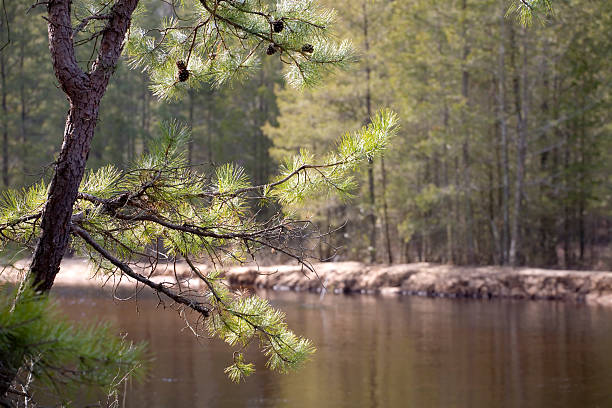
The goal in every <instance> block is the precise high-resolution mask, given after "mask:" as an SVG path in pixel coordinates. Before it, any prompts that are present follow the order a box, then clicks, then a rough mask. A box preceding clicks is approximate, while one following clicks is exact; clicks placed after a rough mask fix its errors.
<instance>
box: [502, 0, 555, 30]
mask: <svg viewBox="0 0 612 408" xmlns="http://www.w3.org/2000/svg"><path fill="white" fill-rule="evenodd" d="M507 14H508V15H512V14H516V16H517V18H518V20H519V21H520V23H521V24H523V25H525V26H528V25H530V24H531V23H532V21H533V18H534V17H535V18H537V19H541V18H542V15H551V14H553V6H552V1H551V0H515V1H513V2H512V4H511V5H510V7H508V12H507Z"/></svg>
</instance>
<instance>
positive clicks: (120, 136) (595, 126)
mask: <svg viewBox="0 0 612 408" xmlns="http://www.w3.org/2000/svg"><path fill="white" fill-rule="evenodd" d="M330 3H331V2H330ZM332 6H333V7H334V8H336V9H337V11H338V13H339V15H341V16H342V19H340V20H339V21H338V31H339V32H338V36H339V37H340V38H348V39H351V40H352V43H353V45H354V47H355V49H356V50H357V55H356V57H355V62H354V63H352V64H349V66H348V67H347V69H346V70H343V71H339V72H336V73H334V74H333V75H332V76H331V77H330V78H328V79H326V84H325V86H324V87H315V88H313V89H308V90H303V91H301V92H296V91H295V90H294V89H291V88H289V87H288V86H287V85H286V84H285V81H284V80H283V77H282V73H281V70H282V68H283V62H282V61H281V60H279V59H278V58H275V57H274V56H267V57H266V56H264V58H262V67H261V69H260V70H259V71H257V72H256V73H255V74H254V75H252V76H251V77H249V78H248V79H247V80H246V81H243V82H240V83H236V84H233V85H232V86H223V87H218V86H215V85H214V84H211V85H205V86H204V87H203V88H201V89H192V90H189V91H188V93H187V94H186V96H185V97H184V98H181V99H179V100H160V99H158V98H157V96H156V95H155V90H154V89H152V88H151V87H150V82H149V79H148V77H147V75H146V74H145V73H142V72H141V71H140V70H138V69H130V67H129V62H128V61H127V59H122V60H121V61H120V63H119V65H118V67H117V69H116V71H115V72H114V75H113V80H112V81H111V82H110V84H109V87H108V91H107V93H106V95H105V97H104V99H103V100H102V105H101V111H100V117H99V122H98V126H97V134H96V137H95V138H94V139H93V142H92V143H93V144H92V148H91V154H90V157H89V159H88V164H87V165H88V167H89V168H92V169H97V168H100V167H101V166H104V165H107V164H109V163H112V164H114V165H116V166H117V167H118V168H125V166H127V165H128V163H130V162H132V161H133V160H134V159H135V158H137V157H138V156H139V155H141V154H142V153H143V152H145V150H146V146H147V143H148V142H149V141H150V140H151V139H153V138H155V137H156V135H158V134H159V132H160V126H159V124H160V123H163V122H164V121H167V120H169V119H176V120H178V121H179V122H180V123H183V124H185V125H186V126H188V127H189V128H190V129H191V141H190V142H189V143H188V156H187V160H188V162H189V164H190V165H193V166H201V167H202V168H204V169H212V168H215V167H216V166H219V165H220V164H223V163H227V162H233V163H236V164H237V165H240V166H243V167H244V168H245V170H246V173H247V174H248V177H249V179H250V180H251V181H252V182H253V183H254V184H262V183H267V182H268V181H269V180H270V177H271V176H272V175H273V172H274V169H276V168H277V167H278V164H279V163H282V162H283V160H284V158H286V157H287V156H289V155H292V154H295V153H297V152H299V151H300V149H302V148H308V149H309V150H310V151H311V152H312V153H314V154H322V153H325V152H327V151H328V150H330V149H331V148H333V147H334V143H335V140H337V137H338V135H341V134H343V133H344V132H346V131H347V130H355V129H358V128H359V127H361V126H362V125H364V124H367V123H368V118H370V117H371V116H372V115H373V113H374V112H376V111H377V110H378V109H379V108H382V107H388V108H391V109H393V111H395V112H397V114H398V117H399V119H400V128H399V130H398V132H397V135H396V136H394V138H393V140H392V141H391V142H390V148H389V149H388V150H387V151H386V152H385V154H384V156H381V157H378V158H376V159H374V160H371V161H370V162H369V163H368V165H367V166H365V167H364V168H362V169H360V172H359V174H358V178H359V181H360V183H359V185H360V187H359V189H358V190H356V191H354V192H353V198H351V199H349V200H346V199H339V198H335V197H332V196H320V197H317V198H314V199H311V202H310V203H309V205H307V206H305V207H304V208H307V209H308V210H305V209H301V210H299V211H301V213H300V216H302V217H312V219H313V220H315V221H316V223H317V224H318V226H319V228H320V230H322V231H328V230H334V231H335V233H334V234H332V235H330V236H329V238H328V240H329V243H330V245H328V246H322V247H320V250H319V253H318V254H317V255H318V256H319V257H320V258H321V259H324V260H360V261H365V262H370V263H407V262H416V261H426V262H436V263H451V264H457V265H494V264H496V265H515V266H518V265H529V266H541V267H552V268H569V269H609V267H610V264H611V262H612V249H611V248H610V240H611V236H612V235H611V234H610V232H611V231H612V122H611V109H610V108H611V103H612V100H611V98H610V89H611V87H610V83H611V81H612V66H611V65H612V31H611V30H610V27H612V3H610V2H607V1H585V0H571V1H567V2H558V4H555V7H554V12H553V11H551V12H549V13H548V14H540V15H537V16H534V18H533V19H532V21H531V22H529V23H528V24H523V23H522V22H521V21H519V20H518V19H517V18H515V17H514V16H513V15H512V10H510V11H509V10H508V3H507V2H506V1H505V0H501V1H500V0H495V1H489V0H485V1H478V2H474V1H468V0H457V1H433V2H432V1H421V0H400V1H398V0H396V1H387V0H359V1H356V2H334V3H333V5H332ZM28 7H29V5H27V4H23V5H21V4H20V5H19V6H14V5H13V6H11V7H7V8H6V10H5V15H4V18H3V19H2V29H1V30H0V35H1V36H2V37H1V38H0V43H1V44H2V46H3V49H2V52H0V79H1V89H0V93H1V97H2V103H1V105H2V106H1V108H0V112H1V115H0V117H1V120H0V122H1V123H0V127H1V132H2V140H1V142H0V144H1V155H0V156H1V157H0V163H1V165H0V183H1V187H0V188H1V189H7V188H11V189H18V188H21V187H27V186H30V185H32V184H33V183H35V182H37V181H38V180H39V179H40V178H41V177H42V178H47V179H48V178H49V177H50V175H51V170H52V164H53V162H54V160H55V158H56V156H57V152H58V150H59V148H60V140H61V135H62V133H63V127H64V124H65V113H66V109H67V105H66V103H65V97H64V96H63V95H62V91H61V89H59V86H58V83H57V80H56V78H55V77H54V74H53V69H52V67H51V61H50V58H49V52H48V39H47V33H46V30H47V28H46V24H45V23H44V21H43V20H42V19H41V13H40V12H37V11H36V10H33V11H31V12H29V11H28ZM150 7H153V9H150V10H148V11H147V13H144V14H143V15H142V16H139V18H140V19H143V20H145V19H150V20H151V21H159V20H160V19H162V18H164V17H165V16H167V15H169V13H170V10H169V9H168V7H169V6H168V5H167V4H164V3H163V2H160V3H159V4H156V5H153V4H152V5H150ZM87 57H88V56H80V58H82V59H83V60H86V59H87Z"/></svg>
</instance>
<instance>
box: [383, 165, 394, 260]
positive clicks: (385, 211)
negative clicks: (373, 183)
mask: <svg viewBox="0 0 612 408" xmlns="http://www.w3.org/2000/svg"><path fill="white" fill-rule="evenodd" d="M380 167H381V173H382V201H383V217H384V220H383V221H384V223H385V244H386V245H387V262H388V263H389V264H392V263H393V252H392V250H391V233H390V231H389V210H388V205H387V170H386V169H385V158H384V157H381V158H380Z"/></svg>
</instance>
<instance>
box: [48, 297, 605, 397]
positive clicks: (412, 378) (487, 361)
mask: <svg viewBox="0 0 612 408" xmlns="http://www.w3.org/2000/svg"><path fill="white" fill-rule="evenodd" d="M54 292H55V294H56V298H58V299H59V300H60V303H61V305H62V308H63V310H65V311H66V313H67V314H69V315H70V316H71V317H73V318H75V319H78V320H89V321H91V320H98V319H105V320H111V321H113V322H114V323H115V324H116V325H117V326H118V327H119V328H120V329H121V331H123V332H127V333H128V337H129V338H131V339H135V340H147V341H148V342H149V344H150V348H151V350H152V352H153V353H154V355H155V360H154V362H153V363H152V369H151V370H150V373H149V377H148V379H147V380H146V381H145V382H144V383H141V384H131V385H130V386H129V387H128V392H127V395H126V406H128V407H147V408H157V407H160V408H161V407H164V408H165V407H172V408H182V407H198V408H199V407H215V408H217V407H218V408H225V407H228V408H229V407H231V408H234V407H292V408H302V407H304V408H305V407H371V408H375V407H381V408H383V407H385V408H386V407H416V408H421V407H425V408H429V407H487V408H491V407H521V408H524V407H546V408H552V407H610V406H612V310H610V309H605V308H598V307H593V306H586V305H581V304H572V303H562V302H555V301H513V300H488V301H483V300H457V299H430V298H421V297H410V296H401V297H380V296H371V295H355V296H347V295H327V296H325V297H324V298H323V299H322V300H321V299H320V297H319V296H318V295H314V294H307V293H293V292H262V293H261V294H262V295H263V296H266V297H268V298H269V299H270V301H271V302H272V303H273V304H274V305H276V306H278V307H279V308H281V309H282V310H283V311H285V312H286V313H287V321H288V323H289V325H290V327H291V328H292V329H293V330H294V331H295V332H296V333H298V334H300V335H304V336H306V337H308V338H310V339H311V340H312V341H313V342H314V343H315V345H316V347H317V349H318V351H317V353H316V354H315V356H314V358H313V359H312V361H310V362H309V363H308V364H307V365H306V366H304V367H303V368H302V369H301V370H299V371H297V372H292V373H290V374H288V375H281V374H277V373H271V372H269V371H268V370H267V369H266V368H265V367H264V362H265V360H264V359H263V358H261V357H259V356H258V355H257V354H252V355H251V357H252V358H255V362H256V366H257V372H256V373H255V374H254V375H253V376H252V377H250V378H249V379H247V381H246V382H243V383H241V384H234V383H231V382H230V381H229V380H228V379H227V378H226V376H225V374H224V373H223V369H224V367H226V366H227V365H229V364H230V362H231V351H230V350H229V349H228V347H226V346H225V344H223V343H221V342H219V341H211V340H209V339H200V340H197V339H195V338H194V336H193V335H192V334H191V333H190V332H189V330H185V329H184V328H185V324H184V322H183V321H182V320H181V319H180V318H179V317H178V316H177V314H176V312H173V311H170V310H163V309H161V308H157V307H156V306H157V299H156V298H155V297H152V296H141V297H140V298H139V299H138V302H134V301H127V302H120V301H115V300H113V299H112V298H111V297H110V295H109V294H108V292H102V291H99V290H94V289H83V288H55V289H54Z"/></svg>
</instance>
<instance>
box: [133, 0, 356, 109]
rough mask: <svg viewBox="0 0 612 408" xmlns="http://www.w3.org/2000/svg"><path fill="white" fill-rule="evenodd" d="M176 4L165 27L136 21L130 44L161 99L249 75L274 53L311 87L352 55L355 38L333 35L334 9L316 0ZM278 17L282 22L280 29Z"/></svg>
mask: <svg viewBox="0 0 612 408" xmlns="http://www.w3.org/2000/svg"><path fill="white" fill-rule="evenodd" d="M174 10H175V12H176V15H174V16H172V17H171V18H168V19H166V20H165V21H164V22H163V23H162V26H161V27H159V28H155V29H145V28H138V27H133V28H132V29H131V32H130V37H129V40H128V42H127V46H126V50H127V54H128V55H129V56H130V61H131V64H132V66H133V67H137V68H141V69H143V70H145V71H147V72H148V73H149V75H150V76H151V79H152V81H153V85H152V90H153V92H154V94H155V95H157V96H158V97H160V98H161V99H176V98H178V97H181V96H184V95H185V94H186V91H187V90H188V89H192V88H201V87H202V86H204V84H206V83H212V84H215V86H219V85H222V84H226V83H231V82H233V81H236V80H240V79H243V78H245V77H247V76H249V75H250V74H251V73H252V72H253V70H254V69H256V68H258V66H259V65H260V59H261V58H269V57H270V55H273V54H277V55H278V56H279V58H280V59H281V60H282V61H283V62H285V63H286V65H287V71H286V77H287V80H288V82H289V83H291V84H292V85H294V86H296V87H302V86H312V85H314V84H316V83H318V82H319V81H320V79H321V75H322V73H324V72H326V71H329V70H330V69H331V68H332V67H336V68H342V67H345V66H346V64H347V63H349V62H350V61H351V60H353V51H352V48H351V46H350V43H349V42H342V43H340V44H334V43H333V41H332V37H331V27H332V26H333V24H334V12H333V11H332V10H328V9H325V8H321V7H320V6H319V5H318V4H317V2H316V1H314V0H308V1H288V0H283V1H279V2H277V3H276V4H269V3H267V2H260V1H254V0H245V1H241V2H234V1H230V2H226V1H210V2H208V1H204V0H201V1H191V2H181V3H180V4H179V5H178V6H177V7H176V8H175V9H174ZM275 22H282V28H281V30H280V31H278V32H277V31H275V30H274V28H273V27H274V23H275ZM309 48H311V49H312V51H310V50H309ZM266 54H267V55H266ZM179 61H183V62H184V63H185V64H186V67H187V70H188V72H189V75H188V78H187V80H186V81H182V80H180V78H178V76H177V75H178V68H177V62H179Z"/></svg>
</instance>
